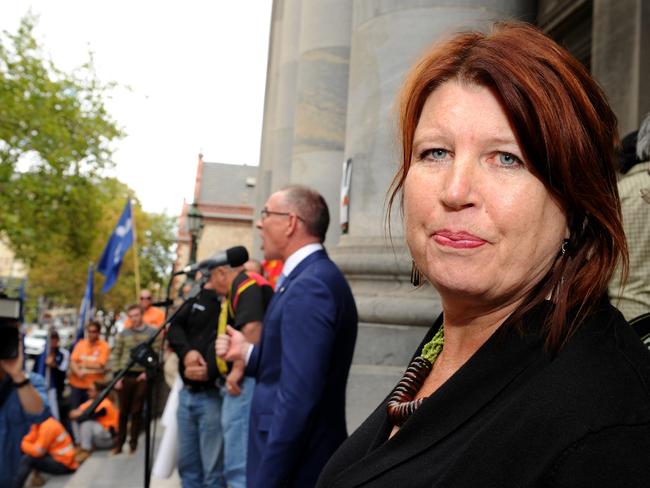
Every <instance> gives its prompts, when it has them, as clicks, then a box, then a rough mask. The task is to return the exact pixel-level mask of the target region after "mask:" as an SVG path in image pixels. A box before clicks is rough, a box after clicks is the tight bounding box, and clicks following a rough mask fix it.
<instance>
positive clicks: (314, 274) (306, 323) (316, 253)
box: [217, 186, 357, 488]
mask: <svg viewBox="0 0 650 488" xmlns="http://www.w3.org/2000/svg"><path fill="white" fill-rule="evenodd" d="M328 225H329V211H328V208H327V204H326V203H325V200H324V199H323V197H322V196H321V195H320V194H319V193H318V192H316V191H314V190H311V189H309V188H306V187H302V186H290V187H287V188H285V189H283V190H281V191H278V192H277V193H274V194H273V195H271V196H270V197H269V199H268V200H267V202H266V205H265V207H264V209H263V210H262V215H261V218H260V220H259V221H258V222H257V227H258V228H259V229H260V230H261V234H262V246H263V250H264V257H265V258H266V259H282V260H283V261H284V268H283V273H282V275H281V277H280V279H279V280H278V284H277V286H276V293H275V295H274V296H273V299H272V300H271V303H270V304H269V307H268V309H267V311H266V314H265V316H264V321H263V329H262V339H261V342H260V344H259V346H257V345H256V346H253V345H251V344H250V343H248V342H246V340H245V339H244V337H243V335H242V334H241V333H239V332H237V331H235V330H234V329H231V328H229V329H228V334H227V335H225V334H224V335H222V336H220V337H219V339H218V340H217V353H218V354H219V355H220V356H222V357H224V358H225V359H227V360H231V361H232V360H237V359H244V360H245V361H246V363H247V366H246V374H248V375H252V376H255V378H256V380H257V384H256V387H255V393H254V396H253V403H252V407H251V421H250V431H249V446H248V459H247V479H248V486H249V488H250V487H255V488H258V487H259V488H261V487H264V488H273V487H279V486H292V487H300V488H304V487H310V486H314V485H315V484H316V480H317V479H318V475H319V473H320V471H321V469H322V468H323V466H324V465H325V463H326V462H327V460H328V459H329V457H330V456H331V455H332V453H333V452H334V451H335V450H336V449H337V447H338V446H339V445H340V444H341V443H342V442H343V441H344V440H345V438H346V437H347V429H346V425H345V388H346V383H347V378H348V372H349V370H350V363H351V362H352V353H353V351H354V344H355V341H356V336H357V310H356V306H355V303H354V298H353V297H352V293H351V291H350V287H349V286H348V283H347V282H346V280H345V278H344V277H343V274H342V273H341V272H340V271H339V269H338V268H337V267H336V265H335V264H334V263H333V262H332V261H331V260H330V259H329V257H328V256H327V253H326V252H325V250H324V248H323V244H322V243H323V241H324V240H325V232H326V231H327V227H328Z"/></svg>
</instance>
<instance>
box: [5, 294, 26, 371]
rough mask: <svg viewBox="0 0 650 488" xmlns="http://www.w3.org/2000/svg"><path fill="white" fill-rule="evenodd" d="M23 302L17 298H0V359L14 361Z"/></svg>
mask: <svg viewBox="0 0 650 488" xmlns="http://www.w3.org/2000/svg"><path fill="white" fill-rule="evenodd" d="M22 308H23V302H22V300H20V299H19V298H9V297H7V296H0V359H15V358H16V357H17V356H18V342H19V340H20V330H19V329H20V318H21V316H22Z"/></svg>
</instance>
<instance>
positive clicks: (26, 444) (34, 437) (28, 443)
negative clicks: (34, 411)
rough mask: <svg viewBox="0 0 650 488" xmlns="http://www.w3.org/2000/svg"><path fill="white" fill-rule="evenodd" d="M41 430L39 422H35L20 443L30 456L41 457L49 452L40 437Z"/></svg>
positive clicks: (21, 447)
mask: <svg viewBox="0 0 650 488" xmlns="http://www.w3.org/2000/svg"><path fill="white" fill-rule="evenodd" d="M41 430H42V429H40V428H39V425H38V424H34V425H32V428H31V429H30V431H29V433H28V434H27V435H26V436H25V437H23V440H22V441H21V443H20V449H21V450H22V451H23V452H24V453H25V454H27V455H28V456H31V457H34V458H39V457H43V456H45V454H46V453H47V449H46V448H45V447H44V442H43V439H39V437H40V431H41Z"/></svg>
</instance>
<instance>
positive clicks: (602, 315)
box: [545, 304, 650, 426]
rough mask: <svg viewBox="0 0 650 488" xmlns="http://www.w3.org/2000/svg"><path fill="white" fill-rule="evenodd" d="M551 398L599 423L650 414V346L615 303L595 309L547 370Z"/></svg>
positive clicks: (547, 384) (628, 419)
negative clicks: (647, 346)
mask: <svg viewBox="0 0 650 488" xmlns="http://www.w3.org/2000/svg"><path fill="white" fill-rule="evenodd" d="M545 373H546V375H545V386H546V388H549V389H552V391H553V393H552V394H551V397H550V398H551V399H553V400H554V401H560V402H563V403H566V402H570V403H573V404H574V407H575V408H576V409H578V410H579V409H583V410H584V418H585V419H589V418H591V420H592V421H593V422H594V423H596V424H597V423H600V424H602V425H603V426H605V425H615V424H616V423H617V422H618V423H620V424H625V423H626V422H628V421H632V422H634V421H639V420H642V419H650V351H648V349H647V348H646V346H645V345H644V344H643V343H642V342H641V339H640V338H639V336H638V335H637V334H636V332H635V331H634V330H633V329H632V327H631V326H630V325H629V324H628V323H627V322H626V321H625V319H624V318H623V315H622V314H621V313H620V312H619V311H618V310H617V309H615V308H614V307H612V306H611V305H609V304H605V305H602V306H601V307H599V308H598V309H597V310H596V311H595V312H594V313H592V314H591V315H590V316H589V317H588V318H587V319H586V320H585V321H584V323H583V324H582V325H581V326H580V328H579V329H578V330H577V332H576V333H575V334H574V335H573V336H572V337H571V339H570V340H569V341H568V342H567V344H566V345H565V346H564V347H563V348H562V349H561V350H560V351H559V353H558V354H557V356H555V357H554V358H553V360H552V361H551V362H550V363H549V366H548V368H547V370H546V371H545Z"/></svg>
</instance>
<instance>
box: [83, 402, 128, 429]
mask: <svg viewBox="0 0 650 488" xmlns="http://www.w3.org/2000/svg"><path fill="white" fill-rule="evenodd" d="M92 402H93V400H88V401H86V402H84V403H82V404H81V405H79V409H80V410H81V411H82V412H83V411H84V410H86V409H87V408H88V407H89V406H90V404H91V403H92ZM102 408H105V409H106V415H102V416H101V417H98V418H96V419H95V420H96V421H97V422H99V423H100V424H102V427H104V430H107V431H110V430H111V427H113V430H114V431H115V432H117V429H118V428H119V424H120V411H119V410H118V409H117V407H116V406H115V404H114V403H113V402H112V401H110V400H109V399H108V398H104V399H103V400H102V401H101V402H99V405H97V408H96V409H95V412H99V411H100V410H101V409H102Z"/></svg>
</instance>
